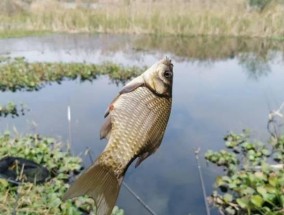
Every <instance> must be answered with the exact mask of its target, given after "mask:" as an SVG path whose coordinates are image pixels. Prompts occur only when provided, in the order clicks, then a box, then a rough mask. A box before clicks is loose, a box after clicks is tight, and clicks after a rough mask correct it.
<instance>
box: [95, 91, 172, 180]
mask: <svg viewBox="0 0 284 215" xmlns="http://www.w3.org/2000/svg"><path fill="white" fill-rule="evenodd" d="M171 102H172V101H171V98H165V97H158V96H157V95H155V94H154V93H153V92H152V91H151V90H149V89H148V88H147V87H139V88H137V89H136V90H135V91H133V92H131V93H127V94H123V95H121V96H120V98H119V100H118V101H116V102H115V103H114V104H113V106H114V109H113V110H112V111H111V113H110V116H111V123H112V132H111V136H110V139H109V144H108V147H107V148H106V149H105V150H104V152H103V153H102V155H101V156H100V158H99V162H100V163H101V164H103V165H104V166H106V167H107V168H111V169H112V170H114V172H115V173H116V174H117V177H119V176H120V175H121V174H123V173H124V171H125V170H124V167H125V166H126V165H127V164H128V163H129V162H130V161H131V160H132V159H134V158H136V157H137V156H139V155H140V154H141V153H143V152H145V151H150V152H152V151H153V150H154V149H155V148H156V147H158V145H159V144H160V142H158V143H156V141H158V140H159V139H161V138H162V137H163V133H164V130H165V127H166V125H167V121H168V118H169V114H170V109H171ZM126 107H127V108H126ZM155 122H156V123H155ZM153 124H154V125H155V126H151V125H153ZM159 136H160V138H159ZM149 140H156V141H154V142H153V143H152V142H150V143H149ZM155 144H158V145H155Z"/></svg>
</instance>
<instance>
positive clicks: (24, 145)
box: [0, 132, 124, 215]
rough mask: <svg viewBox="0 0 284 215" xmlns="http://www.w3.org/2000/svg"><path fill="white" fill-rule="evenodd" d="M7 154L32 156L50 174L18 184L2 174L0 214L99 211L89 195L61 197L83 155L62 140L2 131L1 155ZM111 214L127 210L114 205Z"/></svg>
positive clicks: (77, 169) (39, 214) (78, 166)
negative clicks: (74, 152) (41, 180)
mask: <svg viewBox="0 0 284 215" xmlns="http://www.w3.org/2000/svg"><path fill="white" fill-rule="evenodd" d="M6 156H17V157H22V158H26V159H31V160H33V161H35V162H37V163H39V164H41V165H43V166H44V167H46V168H47V169H49V171H50V172H51V178H50V179H49V180H48V181H47V182H45V183H44V184H39V185H35V184H33V183H22V184H20V185H19V186H14V185H12V184H10V183H9V182H7V181H6V180H5V179H2V178H0V214H29V215H33V214H34V215H46V214H50V215H51V214H68V215H81V214H84V213H87V214H96V208H95V207H94V202H93V200H92V199H90V198H87V197H80V198H77V199H76V200H73V201H70V200H69V201H66V202H63V201H62V200H61V198H62V195H63V193H64V192H66V190H67V188H68V186H69V185H68V184H67V182H68V180H69V178H70V176H71V175H74V174H78V173H79V172H80V171H81V170H82V165H81V158H79V157H75V156H71V155H70V153H68V152H66V151H64V150H63V144H62V143H60V142H58V141H56V140H55V139H53V138H48V137H41V136H39V135H36V134H34V135H26V136H16V137H12V135H11V134H10V133H9V132H5V133H4V134H2V135H0V158H3V157H6ZM112 214H113V215H123V214H124V212H123V210H121V209H119V208H118V207H115V208H114V210H113V213H112Z"/></svg>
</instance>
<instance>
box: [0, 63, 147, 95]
mask: <svg viewBox="0 0 284 215" xmlns="http://www.w3.org/2000/svg"><path fill="white" fill-rule="evenodd" d="M142 71H143V68H138V67H123V66H121V65H118V64H114V63H108V62H106V63H103V64H101V65H95V64H85V63H29V62H27V61H26V60H25V59H24V58H12V59H11V58H3V57H2V58H1V59H0V91H6V90H9V91H18V90H27V91H33V90H39V89H40V88H41V87H42V86H43V85H44V84H46V83H51V82H57V83H60V82H62V81H63V80H65V79H71V80H74V79H77V78H79V79H80V80H81V81H86V80H88V81H92V80H93V79H96V78H97V77H98V76H99V75H108V76H109V77H110V79H111V80H113V81H114V82H115V83H117V84H118V83H120V82H122V83H124V82H125V81H127V80H129V79H130V78H131V77H133V76H137V75H138V74H140V73H142Z"/></svg>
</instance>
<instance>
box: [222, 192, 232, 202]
mask: <svg viewBox="0 0 284 215" xmlns="http://www.w3.org/2000/svg"><path fill="white" fill-rule="evenodd" d="M232 200H233V196H232V194H229V193H226V194H225V195H224V201H225V202H227V203H230V202H231V201H232Z"/></svg>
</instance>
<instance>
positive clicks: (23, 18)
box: [0, 0, 284, 38]
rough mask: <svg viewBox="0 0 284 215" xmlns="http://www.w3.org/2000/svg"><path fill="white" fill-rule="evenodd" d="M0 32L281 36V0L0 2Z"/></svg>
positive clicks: (283, 30) (283, 10) (283, 29)
mask: <svg viewBox="0 0 284 215" xmlns="http://www.w3.org/2000/svg"><path fill="white" fill-rule="evenodd" d="M0 8H1V9H0V20H1V24H0V32H2V35H3V34H4V35H5V34H7V33H5V32H10V33H8V34H13V31H14V32H21V31H25V32H27V33H31V32H46V31H49V32H103V33H135V34H155V35H184V36H192V35H218V36H248V37H274V38H283V36H284V25H283V20H284V4H283V0H233V1H226V0H219V1H212V0H205V1H199V0H192V1H184V0H178V1H173V0H167V1H152V0H146V1H133V0H130V1H109V2H108V3H105V2H103V1H90V0H89V1H83V0H81V1H78V0H77V1H76V2H75V1H73V2H72V1H66V2H62V1H60V2H59V1H56V0H48V1H37V0H30V1H23V0H22V1H20V0H3V1H1V3H0Z"/></svg>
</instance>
